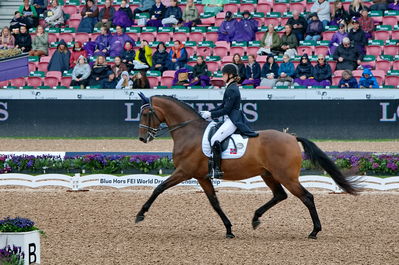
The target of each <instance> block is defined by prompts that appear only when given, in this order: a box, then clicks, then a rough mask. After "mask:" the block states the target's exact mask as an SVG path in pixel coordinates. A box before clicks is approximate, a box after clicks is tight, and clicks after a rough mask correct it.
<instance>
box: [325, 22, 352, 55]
mask: <svg viewBox="0 0 399 265" xmlns="http://www.w3.org/2000/svg"><path fill="white" fill-rule="evenodd" d="M345 37H348V33H346V31H345V25H344V24H342V23H341V24H339V29H338V31H337V32H335V33H334V35H333V36H332V38H331V40H330V43H329V44H328V49H329V53H330V55H333V54H334V52H335V50H336V49H337V47H338V46H339V45H341V44H342V40H343V39H344V38H345Z"/></svg>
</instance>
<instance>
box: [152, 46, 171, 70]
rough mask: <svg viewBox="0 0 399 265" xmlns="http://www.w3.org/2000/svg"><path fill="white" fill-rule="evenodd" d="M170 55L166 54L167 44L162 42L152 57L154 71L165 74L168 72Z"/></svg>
mask: <svg viewBox="0 0 399 265" xmlns="http://www.w3.org/2000/svg"><path fill="white" fill-rule="evenodd" d="M167 62H168V53H167V52H166V47H165V43H163V42H160V43H159V44H158V46H157V50H156V51H155V53H154V55H153V56H152V68H151V69H152V70H155V71H160V72H161V73H163V72H164V71H166V70H168V67H167Z"/></svg>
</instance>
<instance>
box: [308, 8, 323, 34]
mask: <svg viewBox="0 0 399 265" xmlns="http://www.w3.org/2000/svg"><path fill="white" fill-rule="evenodd" d="M311 17H312V18H311V21H310V22H309V24H308V28H307V29H306V35H307V36H306V38H305V40H313V41H318V40H320V39H321V33H322V32H323V23H322V22H321V21H320V20H319V17H318V16H317V13H313V14H312V15H311Z"/></svg>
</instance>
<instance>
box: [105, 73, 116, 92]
mask: <svg viewBox="0 0 399 265" xmlns="http://www.w3.org/2000/svg"><path fill="white" fill-rule="evenodd" d="M117 84H118V82H117V81H116V80H115V74H114V73H113V72H108V78H107V79H105V80H104V81H103V82H102V85H101V87H102V88H104V89H114V88H116V85H117Z"/></svg>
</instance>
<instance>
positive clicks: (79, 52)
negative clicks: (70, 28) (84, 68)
mask: <svg viewBox="0 0 399 265" xmlns="http://www.w3.org/2000/svg"><path fill="white" fill-rule="evenodd" d="M82 46H83V45H82V43H81V42H80V41H76V42H75V44H74V45H73V48H72V53H71V58H70V59H69V67H70V68H74V67H75V65H76V64H77V63H78V60H79V59H80V56H83V57H85V58H86V57H87V53H86V51H85V50H84V49H83V48H82Z"/></svg>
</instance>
